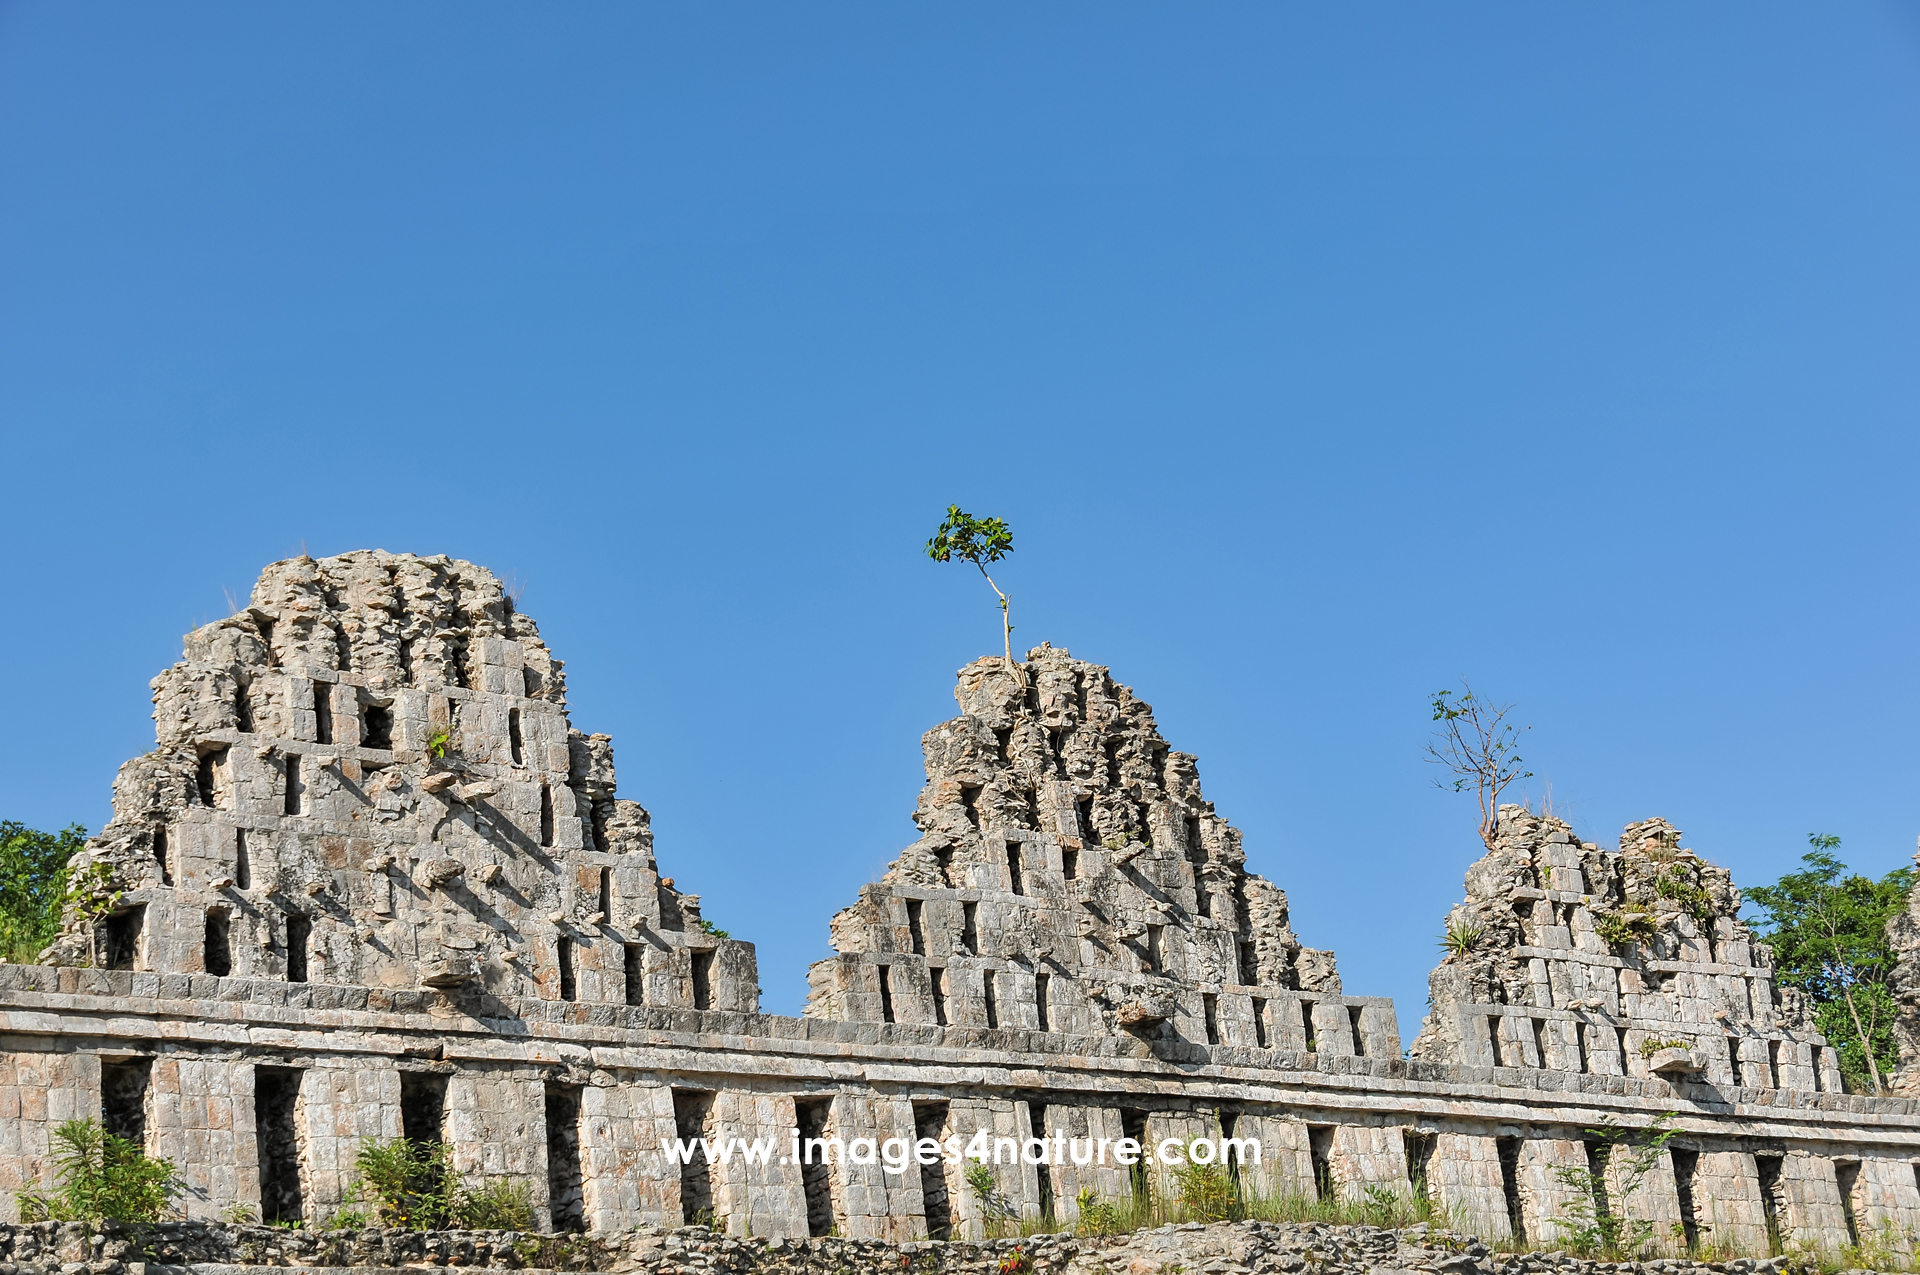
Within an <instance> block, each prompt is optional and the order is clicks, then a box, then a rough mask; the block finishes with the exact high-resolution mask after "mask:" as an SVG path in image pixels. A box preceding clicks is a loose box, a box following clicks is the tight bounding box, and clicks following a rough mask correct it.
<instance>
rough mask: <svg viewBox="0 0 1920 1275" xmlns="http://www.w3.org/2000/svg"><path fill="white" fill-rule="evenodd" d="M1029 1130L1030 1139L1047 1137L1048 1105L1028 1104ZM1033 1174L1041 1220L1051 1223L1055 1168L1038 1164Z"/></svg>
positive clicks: (1039, 1103) (1041, 1103)
mask: <svg viewBox="0 0 1920 1275" xmlns="http://www.w3.org/2000/svg"><path fill="white" fill-rule="evenodd" d="M1027 1129H1028V1136H1029V1137H1033V1138H1044V1137H1046V1136H1047V1104H1046V1103H1044V1102H1029V1103H1028V1104H1027ZM1033 1173H1034V1181H1035V1185H1036V1186H1037V1187H1038V1188H1039V1196H1040V1220H1041V1221H1042V1222H1046V1223H1051V1222H1052V1221H1053V1166H1052V1165H1049V1164H1036V1165H1034V1166H1033Z"/></svg>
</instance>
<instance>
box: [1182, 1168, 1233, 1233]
mask: <svg viewBox="0 0 1920 1275" xmlns="http://www.w3.org/2000/svg"><path fill="white" fill-rule="evenodd" d="M1173 1178H1174V1184H1175V1185H1174V1193H1175V1195H1176V1196H1177V1197H1178V1198H1179V1201H1180V1209H1181V1211H1182V1212H1183V1213H1185V1214H1186V1215H1187V1217H1188V1218H1190V1219H1191V1220H1193V1221H1195V1222H1224V1221H1226V1220H1227V1219H1228V1218H1229V1217H1231V1216H1233V1212H1234V1206H1235V1205H1236V1204H1237V1203H1238V1200H1237V1199H1236V1193H1235V1191H1234V1189H1233V1179H1232V1178H1230V1177H1228V1176H1227V1171H1226V1170H1225V1169H1223V1168H1221V1167H1220V1166H1219V1165H1217V1164H1183V1165H1181V1166H1180V1167H1179V1168H1177V1169H1175V1170H1174V1172H1173Z"/></svg>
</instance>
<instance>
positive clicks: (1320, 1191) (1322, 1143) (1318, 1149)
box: [1307, 1124, 1339, 1203]
mask: <svg viewBox="0 0 1920 1275" xmlns="http://www.w3.org/2000/svg"><path fill="white" fill-rule="evenodd" d="M1307 1156H1308V1159H1309V1160H1311V1161H1312V1164H1313V1191H1314V1198H1316V1199H1318V1200H1320V1201H1321V1202H1322V1203H1331V1202H1332V1201H1333V1199H1334V1192H1335V1191H1337V1190H1338V1189H1339V1186H1338V1184H1337V1183H1336V1182H1335V1181H1334V1178H1333V1126H1332V1125H1330V1124H1313V1125H1308V1126H1307Z"/></svg>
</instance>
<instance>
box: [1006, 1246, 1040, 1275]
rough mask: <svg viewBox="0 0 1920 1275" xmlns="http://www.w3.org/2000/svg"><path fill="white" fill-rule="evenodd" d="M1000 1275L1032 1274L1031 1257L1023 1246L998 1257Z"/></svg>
mask: <svg viewBox="0 0 1920 1275" xmlns="http://www.w3.org/2000/svg"><path fill="white" fill-rule="evenodd" d="M1000 1275H1033V1258H1032V1256H1031V1255H1029V1254H1028V1252H1027V1250H1025V1249H1024V1248H1016V1249H1015V1250H1013V1252H1011V1253H1009V1254H1007V1255H1006V1256H1005V1257H1003V1258H1001V1259H1000Z"/></svg>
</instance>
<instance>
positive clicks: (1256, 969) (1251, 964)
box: [1240, 939, 1260, 987]
mask: <svg viewBox="0 0 1920 1275" xmlns="http://www.w3.org/2000/svg"><path fill="white" fill-rule="evenodd" d="M1240 985H1241V986H1242V987H1258V986H1259V985H1260V949H1259V948H1258V947H1257V946H1255V944H1254V943H1253V941H1252V940H1250V939H1246V940H1242V941H1241V943H1240Z"/></svg>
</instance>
